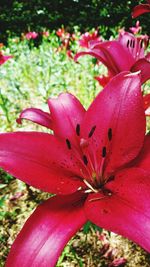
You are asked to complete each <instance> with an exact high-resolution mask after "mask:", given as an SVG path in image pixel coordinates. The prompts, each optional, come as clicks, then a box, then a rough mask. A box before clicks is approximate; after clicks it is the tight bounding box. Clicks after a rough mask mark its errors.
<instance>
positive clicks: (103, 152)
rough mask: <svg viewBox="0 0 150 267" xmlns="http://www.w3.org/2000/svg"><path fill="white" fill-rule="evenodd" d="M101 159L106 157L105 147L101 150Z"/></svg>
mask: <svg viewBox="0 0 150 267" xmlns="http://www.w3.org/2000/svg"><path fill="white" fill-rule="evenodd" d="M102 157H103V158H105V157H106V147H105V146H104V147H103V148H102Z"/></svg>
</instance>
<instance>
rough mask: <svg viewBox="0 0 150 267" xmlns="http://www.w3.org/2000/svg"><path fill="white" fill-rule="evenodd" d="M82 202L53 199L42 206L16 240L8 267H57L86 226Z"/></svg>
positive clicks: (73, 197)
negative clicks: (73, 238) (74, 237)
mask: <svg viewBox="0 0 150 267" xmlns="http://www.w3.org/2000/svg"><path fill="white" fill-rule="evenodd" d="M80 198H81V197H80ZM80 198H79V197H78V196H77V195H70V196H59V197H52V198H50V199H49V200H47V201H45V203H43V204H41V205H40V206H39V207H38V208H37V209H36V210H35V211H34V213H33V214H32V215H31V216H30V218H29V219H28V220H27V222H26V223H25V225H24V227H23V229H22V230H21V232H20V233H19V235H18V237H17V239H16V240H15V242H14V244H13V246H12V248H11V251H10V254H9V256H8V259H7V262H6V267H10V266H11V267H17V266H22V267H31V266H33V267H39V266H42V267H47V266H51V267H53V266H55V264H56V262H57V260H58V257H59V256H60V254H61V252H62V250H63V248H64V247H65V245H66V244H67V242H68V241H69V240H70V238H71V237H72V236H73V235H74V234H75V233H76V232H77V231H78V230H79V229H80V228H81V227H82V225H83V224H84V223H85V222H86V218H85V215H84V212H83V207H82V206H83V200H82V201H81V200H80ZM79 200H80V202H79ZM75 218H77V219H75Z"/></svg>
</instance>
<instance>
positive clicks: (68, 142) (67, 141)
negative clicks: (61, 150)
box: [66, 139, 71, 149]
mask: <svg viewBox="0 0 150 267" xmlns="http://www.w3.org/2000/svg"><path fill="white" fill-rule="evenodd" d="M66 144H67V147H68V149H71V143H70V141H69V139H66Z"/></svg>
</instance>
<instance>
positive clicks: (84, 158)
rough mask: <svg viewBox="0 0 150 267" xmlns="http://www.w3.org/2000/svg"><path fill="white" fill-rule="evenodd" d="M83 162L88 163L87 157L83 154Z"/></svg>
mask: <svg viewBox="0 0 150 267" xmlns="http://www.w3.org/2000/svg"><path fill="white" fill-rule="evenodd" d="M83 162H84V164H85V165H87V164H88V159H87V157H86V156H85V155H83Z"/></svg>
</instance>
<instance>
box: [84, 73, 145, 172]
mask: <svg viewBox="0 0 150 267" xmlns="http://www.w3.org/2000/svg"><path fill="white" fill-rule="evenodd" d="M140 85H141V83H140V77H139V75H138V74H131V73H130V74H129V73H128V72H122V73H120V74H118V75H116V76H115V77H114V78H112V79H111V81H110V82H109V83H108V84H107V85H106V87H105V88H104V89H103V90H102V92H100V93H99V95H98V96H97V97H96V99H95V100H94V101H93V103H92V104H91V106H90V107H89V109H88V110H87V112H86V114H85V117H84V121H83V124H82V127H81V129H82V137H83V138H84V139H88V135H89V132H90V131H91V129H92V128H93V127H95V132H94V134H93V136H92V137H91V138H89V143H90V146H89V147H92V151H97V160H98V161H99V160H100V159H102V158H101V155H102V151H103V148H106V160H107V161H108V162H107V164H106V165H107V171H108V172H109V171H110V172H113V171H114V170H116V169H117V168H119V167H121V166H123V165H124V164H126V163H128V162H129V161H131V160H132V159H134V158H135V157H136V156H137V154H138V153H139V151H140V150H141V148H142V145H143V141H144V137H145V114H144V109H143V97H142V94H141V88H140ZM127 125H128V127H127ZM109 131H111V138H109ZM110 139H111V140H110ZM93 153H94V152H93Z"/></svg>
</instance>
